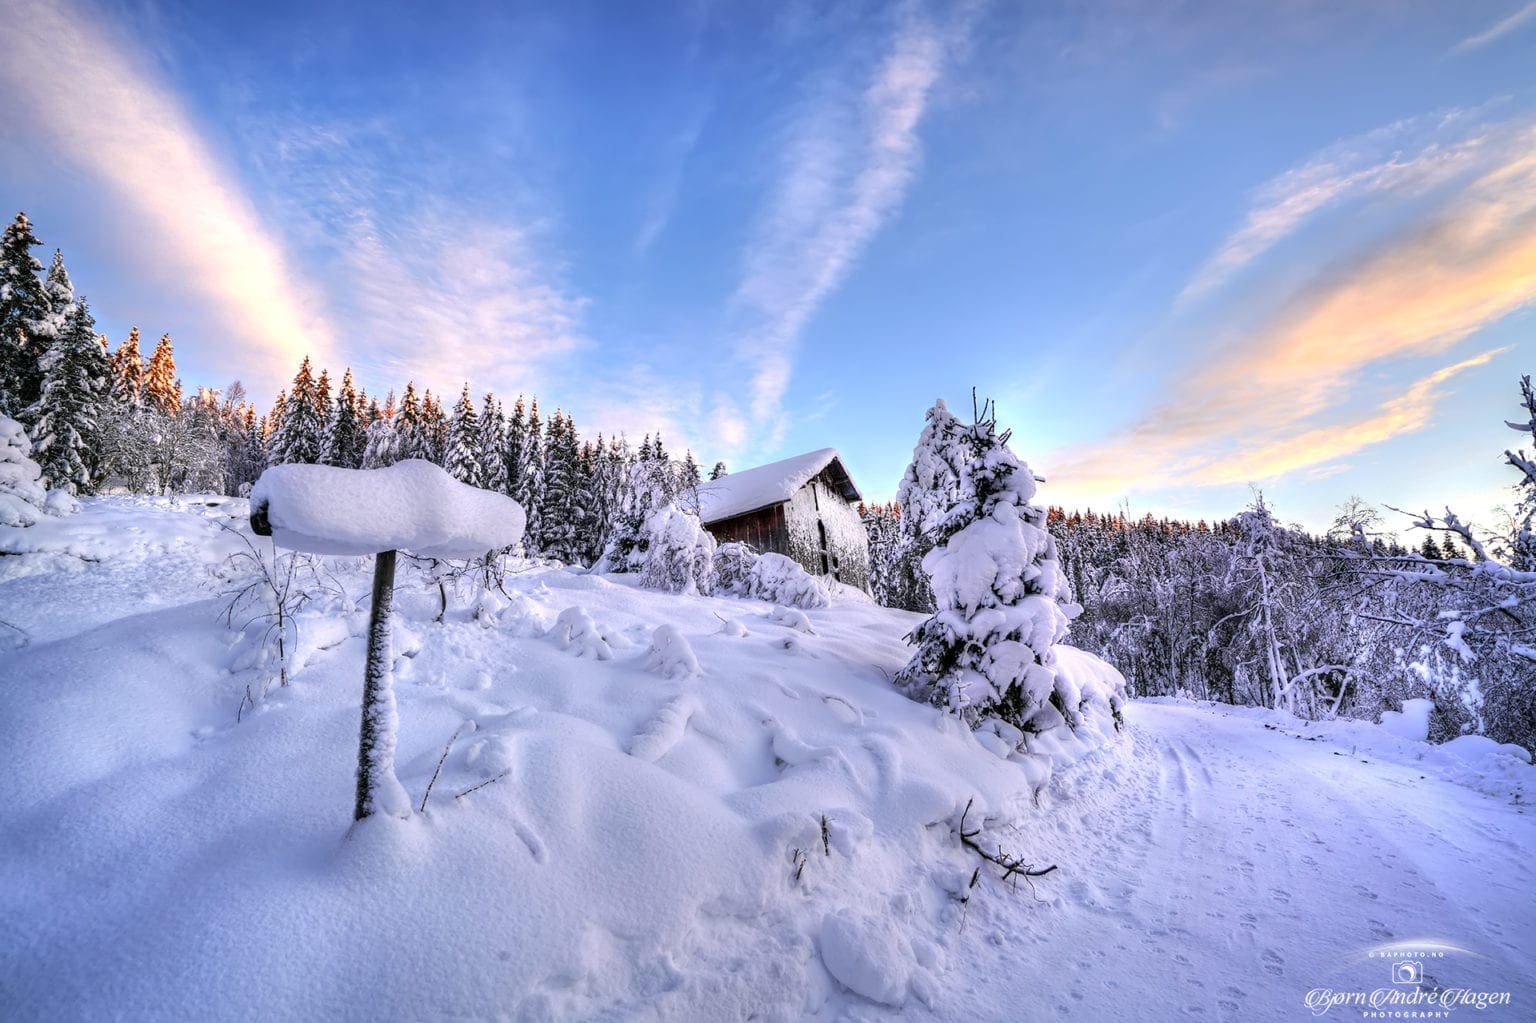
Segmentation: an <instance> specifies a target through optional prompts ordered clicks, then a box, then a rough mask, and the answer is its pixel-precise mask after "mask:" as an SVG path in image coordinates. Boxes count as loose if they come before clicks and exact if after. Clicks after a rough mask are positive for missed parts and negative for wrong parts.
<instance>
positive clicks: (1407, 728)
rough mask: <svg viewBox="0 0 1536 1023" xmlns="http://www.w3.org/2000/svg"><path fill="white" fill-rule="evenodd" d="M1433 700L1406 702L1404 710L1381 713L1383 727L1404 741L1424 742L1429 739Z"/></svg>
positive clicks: (1433, 706)
mask: <svg viewBox="0 0 1536 1023" xmlns="http://www.w3.org/2000/svg"><path fill="white" fill-rule="evenodd" d="M1434 709H1435V701H1433V700H1404V701H1403V709H1402V710H1400V711H1396V710H1384V711H1382V712H1381V727H1382V728H1385V729H1386V730H1387V731H1389V732H1391V733H1392V734H1393V735H1395V736H1398V737H1399V738H1402V739H1410V740H1412V741H1414V742H1424V741H1425V740H1427V739H1428V738H1429V715H1430V713H1431V712H1432V711H1434Z"/></svg>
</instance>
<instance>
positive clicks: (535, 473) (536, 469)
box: [512, 395, 544, 554]
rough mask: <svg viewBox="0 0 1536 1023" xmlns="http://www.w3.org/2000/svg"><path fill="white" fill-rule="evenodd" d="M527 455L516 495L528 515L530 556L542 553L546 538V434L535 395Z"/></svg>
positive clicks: (526, 535) (525, 441)
mask: <svg viewBox="0 0 1536 1023" xmlns="http://www.w3.org/2000/svg"><path fill="white" fill-rule="evenodd" d="M523 445H524V449H525V452H526V453H525V454H524V456H523V465H524V468H523V475H522V479H521V480H520V481H519V483H518V486H519V487H520V489H519V491H518V492H517V493H515V494H513V495H512V496H513V498H514V499H515V500H516V501H517V503H518V504H520V505H522V506H523V511H524V512H526V513H527V515H528V525H527V528H526V529H525V531H524V534H523V535H524V540H523V545H524V547H526V548H527V550H528V553H530V554H537V553H539V550H540V548H539V537H540V536H542V535H543V529H542V524H541V523H540V521H539V519H540V515H541V511H540V508H541V505H542V502H543V493H544V432H543V423H542V422H540V420H539V399H538V396H537V395H535V396H534V399H533V404H532V405H531V406H530V407H529V410H528V432H527V434H526V435H525V437H524V439H523Z"/></svg>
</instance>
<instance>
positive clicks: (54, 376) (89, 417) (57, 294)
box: [27, 257, 111, 494]
mask: <svg viewBox="0 0 1536 1023" xmlns="http://www.w3.org/2000/svg"><path fill="white" fill-rule="evenodd" d="M48 283H49V292H50V297H51V298H52V300H53V301H54V304H55V307H56V309H55V316H56V318H57V320H58V327H57V332H56V337H55V339H54V343H53V345H52V346H51V347H50V348H49V350H48V351H47V353H46V354H44V355H43V357H42V358H41V359H40V360H39V361H38V365H39V367H40V368H41V369H42V374H43V376H42V390H41V393H40V394H39V396H38V399H37V402H36V403H35V404H33V406H32V407H31V408H30V409H28V410H27V415H28V417H29V418H30V419H31V421H32V429H31V433H32V436H33V437H34V438H36V440H35V442H34V446H33V457H34V458H36V459H37V464H38V465H39V466H40V467H41V468H42V470H43V479H44V480H46V481H47V483H48V486H50V487H55V488H59V489H62V490H65V491H67V492H68V493H70V494H79V493H86V492H89V491H91V490H93V489H94V487H95V484H96V473H95V471H94V470H95V469H96V467H97V466H98V465H99V462H100V454H101V449H102V445H101V443H100V436H99V434H100V429H99V421H100V418H101V416H102V414H103V412H104V411H105V410H104V408H103V406H104V405H105V404H106V402H107V400H108V394H107V391H108V387H109V384H110V376H111V367H110V365H109V364H108V361H107V353H106V349H104V348H103V347H102V345H101V341H100V340H99V339H98V338H97V336H96V321H95V320H94V319H93V318H92V316H91V313H90V309H89V308H88V307H87V305H86V302H85V300H84V299H80V300H79V301H76V300H75V297H74V288H73V286H72V285H71V284H70V282H69V275H68V274H67V273H66V272H65V271H64V264H63V261H62V259H59V258H57V257H55V260H54V271H53V272H50V273H49V275H48Z"/></svg>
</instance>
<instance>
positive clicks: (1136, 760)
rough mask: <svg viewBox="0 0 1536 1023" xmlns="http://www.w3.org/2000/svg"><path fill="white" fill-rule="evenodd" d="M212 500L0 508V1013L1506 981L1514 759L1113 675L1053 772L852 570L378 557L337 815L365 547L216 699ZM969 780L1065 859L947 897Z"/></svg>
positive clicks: (1511, 943)
mask: <svg viewBox="0 0 1536 1023" xmlns="http://www.w3.org/2000/svg"><path fill="white" fill-rule="evenodd" d="M243 520H244V508H243V503H241V502H230V501H224V500H222V499H219V500H193V499H181V498H178V499H157V500H153V501H151V500H119V499H97V500H93V501H90V502H87V505H86V509H85V510H84V511H83V512H82V513H81V514H80V515H78V516H73V517H71V518H70V519H67V520H54V521H53V522H52V523H51V524H44V525H40V526H36V527H31V528H30V529H29V530H26V531H13V532H12V534H10V536H9V537H7V536H5V535H4V534H0V550H4V549H5V544H6V543H7V542H9V543H10V544H11V545H12V546H25V548H26V549H27V550H28V551H30V553H27V554H24V555H21V556H18V557H15V558H9V557H7V558H0V619H4V620H6V621H9V622H11V623H13V624H14V625H15V626H16V627H17V629H19V630H23V632H24V635H25V636H26V637H27V640H28V641H27V643H26V644H25V645H24V646H20V647H15V646H13V647H12V648H9V649H5V650H3V651H0V777H4V778H5V779H6V784H7V792H8V795H7V797H6V801H5V803H4V806H3V810H0V1018H3V1019H4V1020H6V1021H7V1023H8V1021H9V1020H11V1019H17V1020H29V1019H37V1020H55V1019H97V1018H123V1019H135V1020H136V1019H157V1020H158V1019H187V1020H198V1021H203V1020H209V1019H225V1018H258V1019H274V1020H288V1019H320V1018H325V1019H332V1018H334V1019H359V1020H362V1019H367V1020H373V1019H441V1018H462V1019H490V1018H508V1019H527V1020H539V1021H554V1020H562V1021H563V1020H567V1019H584V1020H585V1019H600V1020H612V1021H618V1020H623V1021H629V1020H636V1019H644V1020H655V1021H667V1023H670V1021H673V1020H686V1021H693V1020H699V1021H710V1023H713V1021H716V1020H730V1019H757V1020H779V1021H784V1023H790V1021H797V1020H803V1019H817V1020H828V1021H830V1020H845V1019H851V1020H885V1019H892V1018H900V1019H912V1020H945V1021H964V1023H977V1021H1005V1020H1006V1021H1014V1020H1038V1019H1048V1018H1053V1017H1068V1018H1072V1019H1077V1020H1089V1021H1098V1020H1165V1019H1175V1018H1179V1019H1182V1018H1195V1019H1207V1020H1217V1019H1222V1020H1261V1021H1262V1020H1272V1019H1308V1018H1311V1017H1312V1014H1311V1013H1310V1012H1309V1010H1308V1008H1307V1006H1306V1004H1305V999H1306V997H1307V995H1308V992H1310V991H1313V990H1315V989H1329V990H1332V991H1335V992H1342V993H1346V994H1347V993H1351V992H1362V993H1370V992H1374V991H1376V990H1378V989H1385V990H1388V991H1398V992H1403V991H1413V990H1417V989H1416V988H1413V987H1411V986H1410V987H1401V986H1395V985H1394V984H1393V983H1392V981H1393V977H1392V968H1393V964H1394V963H1396V962H1400V961H1409V962H1412V963H1422V964H1423V965H1424V967H1425V968H1426V973H1427V974H1428V977H1429V978H1431V979H1433V980H1434V981H1437V982H1438V983H1440V984H1441V985H1444V986H1446V987H1448V988H1450V987H1463V988H1468V989H1471V990H1474V991H1483V992H1489V993H1492V994H1502V993H1506V992H1507V993H1508V995H1509V998H1510V1001H1509V1004H1508V1005H1504V1006H1495V1007H1492V1008H1489V1009H1488V1010H1487V1011H1483V1012H1478V1011H1476V1010H1474V1009H1470V1008H1468V1009H1457V1010H1454V1011H1453V1012H1451V1013H1450V1014H1449V1015H1447V1016H1440V1017H1438V1018H1442V1019H1443V1018H1450V1019H1455V1018H1457V1017H1458V1016H1461V1017H1464V1018H1467V1019H1474V1018H1475V1019H1479V1020H1529V1019H1536V979H1533V978H1536V970H1533V968H1532V965H1531V961H1530V959H1529V957H1528V953H1527V950H1528V949H1530V948H1532V947H1533V946H1536V898H1533V895H1532V891H1533V889H1536V878H1533V876H1532V869H1531V865H1530V851H1531V850H1533V849H1536V822H1533V819H1532V817H1531V816H1530V810H1529V806H1530V804H1531V802H1533V799H1532V793H1533V787H1532V781H1531V779H1533V778H1536V769H1533V768H1532V767H1530V766H1528V765H1527V764H1526V763H1524V762H1523V760H1524V758H1523V757H1516V756H1511V755H1509V754H1508V753H1504V752H1499V751H1497V750H1484V751H1483V752H1482V753H1479V746H1478V741H1477V740H1476V738H1475V737H1465V738H1464V739H1462V740H1458V742H1457V743H1452V744H1447V745H1446V746H1440V747H1432V746H1429V745H1428V744H1425V743H1422V742H1413V741H1410V740H1408V739H1404V738H1402V737H1399V736H1395V735H1391V734H1389V733H1388V732H1387V731H1386V730H1384V729H1382V728H1379V727H1378V726H1376V725H1373V724H1368V723H1364V722H1332V723H1329V724H1326V725H1318V724H1310V725H1309V724H1306V723H1303V722H1300V721H1297V720H1295V719H1292V718H1288V717H1285V716H1282V715H1277V714H1274V713H1272V712H1268V711H1262V710H1254V709H1245V708H1232V707H1221V706H1216V707H1212V706H1193V705H1188V704H1175V703H1145V702H1139V703H1135V704H1133V705H1132V706H1131V707H1130V708H1129V709H1128V711H1127V716H1128V718H1129V722H1130V725H1131V727H1130V730H1129V732H1128V733H1127V734H1125V735H1118V736H1115V737H1114V738H1113V740H1112V741H1110V742H1109V743H1108V745H1106V746H1102V747H1100V746H1097V745H1096V744H1090V743H1087V742H1077V741H1076V740H1072V741H1073V742H1074V743H1075V745H1074V746H1072V747H1070V748H1069V747H1068V746H1067V745H1065V744H1064V743H1065V740H1063V744H1062V745H1060V746H1059V747H1058V755H1057V757H1056V758H1055V759H1057V760H1059V763H1057V764H1056V765H1055V771H1054V774H1053V775H1052V774H1050V772H1048V771H1046V770H1045V769H1044V768H1043V766H1042V765H1041V762H1040V759H1039V757H1038V756H1031V757H1024V756H1019V755H1015V754H1013V753H1012V752H1011V751H1010V749H1009V748H1008V747H1007V746H1006V745H1005V746H1004V747H1003V749H1002V752H1001V753H999V750H998V748H997V744H996V743H992V744H990V745H988V744H985V743H983V742H982V741H979V739H978V737H976V736H973V735H972V733H971V732H970V731H969V730H967V729H965V728H963V727H961V726H959V725H958V724H956V723H955V721H954V720H953V719H951V718H948V717H946V716H945V715H943V714H941V713H940V712H938V711H936V710H935V709H933V708H931V707H927V706H924V705H919V704H916V703H913V702H912V701H910V700H908V699H907V698H905V697H904V696H902V695H901V694H900V693H899V692H897V691H896V690H895V689H894V688H893V687H892V686H891V684H890V676H891V674H892V673H893V672H894V671H895V670H896V669H898V668H899V667H900V666H901V665H902V664H903V663H904V662H905V659H906V657H907V655H908V654H907V648H906V646H905V644H904V642H903V640H902V637H903V636H904V635H906V633H907V632H908V631H909V630H910V629H911V627H912V626H913V625H914V624H915V622H916V620H917V616H913V615H909V614H905V613H903V612H897V611H890V610H887V609H881V608H876V607H874V606H872V605H870V604H869V603H868V602H867V601H862V600H859V599H856V597H854V596H852V595H849V596H845V597H843V598H840V599H839V600H838V601H837V602H835V603H834V604H833V606H830V607H826V608H817V609H812V610H810V611H809V612H808V613H807V614H799V615H788V614H785V613H784V612H783V609H778V608H775V607H774V606H773V605H771V604H768V603H764V602H761V601H751V600H743V599H738V598H705V597H697V596H686V595H683V596H678V595H670V594H661V593H655V592H652V591H647V590H643V589H640V588H638V587H637V586H635V585H634V583H633V580H626V579H609V578H604V577H600V576H596V575H592V574H585V573H577V572H568V571H562V570H559V569H554V568H539V569H532V568H529V569H527V570H523V571H519V572H517V573H515V574H513V575H510V576H509V577H508V580H507V591H506V593H505V595H503V596H500V597H498V598H497V599H495V600H492V599H490V598H489V597H485V596H484V595H480V594H478V593H470V594H466V593H462V592H460V593H456V594H455V596H454V599H453V603H452V607H451V609H450V610H449V612H448V613H447V614H446V615H444V614H442V613H441V611H442V609H441V605H440V599H441V595H440V591H439V590H438V588H437V586H436V584H435V583H434V582H433V581H432V579H431V577H430V576H429V575H427V574H425V572H422V571H418V570H416V569H413V568H407V569H406V570H405V572H404V573H403V576H402V582H401V584H400V585H399V587H398V590H397V615H398V619H397V622H396V627H397V628H396V639H397V643H398V646H397V649H396V653H397V658H396V664H395V675H396V693H397V698H398V699H399V700H400V705H401V721H402V731H401V742H402V745H401V752H400V755H399V756H398V758H397V765H398V767H397V770H398V772H399V774H400V777H401V781H402V783H404V784H405V785H406V787H407V789H408V790H409V791H410V793H411V794H412V796H413V803H414V805H415V807H416V811H415V813H414V814H413V815H412V818H411V819H410V820H409V821H403V822H383V821H380V822H378V823H379V824H382V825H385V826H381V827H370V828H364V829H359V830H357V831H355V832H353V831H349V829H348V823H349V822H350V808H351V805H352V796H353V785H354V778H353V773H352V772H353V760H352V756H353V752H354V750H355V743H356V738H357V727H358V725H357V722H358V716H357V715H358V693H359V689H358V679H359V678H360V676H361V673H362V663H363V653H364V652H363V641H362V631H363V629H362V617H361V614H360V612H359V609H358V606H357V604H356V601H357V600H358V599H361V597H362V595H364V594H366V593H367V587H368V586H369V583H370V576H369V573H368V565H367V563H366V562H365V561H361V560H359V559H352V560H350V561H349V560H346V559H335V560H332V561H331V562H330V563H328V565H327V566H326V571H327V576H326V577H327V579H328V580H329V581H330V585H331V586H332V587H333V589H326V588H324V587H318V586H317V590H316V594H317V595H316V597H315V600H314V602H313V603H311V604H308V605H306V606H305V608H304V610H303V613H302V618H301V621H300V628H299V630H298V633H297V635H298V640H299V641H298V642H297V643H296V644H295V646H294V648H293V654H292V656H293V674H292V682H291V684H290V685H289V686H288V687H286V688H283V687H280V686H278V687H275V688H273V689H272V690H271V691H270V693H269V695H268V697H267V699H265V700H264V701H263V702H262V703H261V705H260V707H259V708H256V709H252V708H251V707H249V706H248V705H247V704H246V702H245V699H246V697H245V695H244V694H245V693H246V691H247V690H246V687H247V686H250V685H256V686H258V687H259V686H260V679H261V678H262V677H263V676H262V674H261V669H260V668H259V667H257V666H253V665H255V664H257V663H258V662H254V661H252V660H251V653H252V649H253V642H254V641H253V636H254V637H260V636H261V635H262V634H263V631H262V630H263V628H264V627H257V628H255V629H253V630H251V635H247V634H246V632H245V631H244V629H243V626H242V624H240V623H238V622H237V623H236V624H235V626H234V628H230V626H229V625H228V623H227V622H226V619H225V616H224V613H223V609H224V608H225V606H226V605H227V601H228V596H227V593H228V592H229V588H230V587H231V585H233V584H235V583H236V582H237V581H238V580H239V579H241V578H243V577H241V576H238V575H237V574H234V569H232V568H231V566H230V564H229V563H228V562H226V560H225V559H226V558H227V557H228V555H230V554H231V553H233V552H235V551H238V550H241V549H243V541H242V540H241V539H240V534H238V533H236V532H234V531H232V530H230V529H226V528H222V527H223V526H227V525H229V524H231V523H234V524H236V525H238V524H240V523H241V522H243ZM17 532H20V533H21V534H22V535H21V536H19V537H18V536H17V535H16V534H17ZM221 594H223V595H221ZM348 594H351V597H349V596H348ZM439 617H441V619H442V620H439ZM561 620H565V621H568V622H570V621H577V620H580V621H584V622H587V623H588V630H587V639H586V641H585V642H584V643H577V642H573V641H571V640H570V638H569V637H568V636H562V630H561V629H560V628H558V627H557V626H558V623H559V622H560V621H561ZM659 639H665V640H666V642H665V643H661V644H660V647H658V641H659ZM676 646H685V647H686V648H687V650H688V651H689V652H690V653H691V654H692V655H694V657H693V659H694V660H695V661H696V662H697V664H696V665H693V666H689V665H688V664H686V663H684V664H682V670H679V665H678V664H676V663H670V662H668V663H658V657H657V654H656V650H657V649H659V648H669V649H670V648H673V647H676ZM257 649H259V648H257ZM1058 656H1061V657H1063V658H1066V659H1067V660H1069V661H1073V660H1075V661H1083V660H1084V655H1081V654H1077V655H1075V656H1074V657H1069V655H1068V654H1067V651H1066V649H1065V648H1063V649H1062V650H1060V651H1058ZM1087 660H1089V661H1091V660H1092V659H1087ZM661 661H663V662H665V661H666V659H665V658H661ZM1084 663H1086V662H1084ZM1082 666H1083V665H1082V664H1080V665H1079V667H1080V668H1081V667H1082ZM239 711H244V714H243V716H242V715H240V714H239ZM1106 727H1107V726H1106ZM1086 730H1087V729H1085V731H1086ZM453 736H462V738H459V739H458V740H457V745H455V744H454V743H455V740H453V739H451V738H450V737H453ZM1469 739H1470V740H1471V742H1470V743H1468V741H1467V740H1469ZM1053 741H1055V740H1053ZM445 744H446V745H445ZM1486 745H1490V746H1491V745H1492V744H1491V743H1490V744H1486ZM1453 747H1456V748H1454V749H1453ZM445 750H451V756H450V755H446V754H445ZM439 770H441V778H440V779H439V775H438V772H439ZM1047 777H1050V778H1051V780H1050V782H1049V785H1048V787H1046V788H1045V789H1044V790H1043V791H1042V795H1041V797H1040V798H1039V800H1038V802H1039V805H1038V806H1035V805H1032V803H1031V793H1032V792H1033V791H1034V790H1035V786H1036V785H1041V784H1044V783H1045V780H1046V778H1047ZM502 779H505V780H502ZM434 781H437V783H438V784H437V788H436V789H435V790H433V792H434V794H433V795H432V801H431V804H430V806H426V797H427V789H428V788H429V786H430V785H431V784H432V783H433V782H434ZM492 782H496V784H492ZM461 796H463V797H467V798H460V797H461ZM972 800H974V803H975V808H976V810H975V813H974V815H973V816H971V818H970V826H973V827H974V826H976V825H978V824H980V823H982V822H983V818H985V830H984V838H983V840H988V841H1001V842H1002V843H1003V844H1004V845H1005V847H1006V848H1007V849H1008V851H1009V852H1010V853H1012V854H1015V855H1019V856H1021V857H1023V858H1024V859H1025V860H1026V861H1028V862H1031V863H1034V864H1037V865H1043V864H1047V863H1053V864H1057V865H1059V867H1060V869H1059V870H1058V871H1055V872H1053V873H1051V874H1049V875H1047V876H1045V877H1043V878H1041V879H1040V880H1039V881H1038V882H1037V883H1036V885H1035V892H1034V894H1033V897H1032V894H1031V892H1030V890H1029V889H1028V888H1027V887H1024V886H1021V889H1020V890H1019V891H1017V892H1011V891H1009V890H1008V889H1007V888H1005V887H1003V886H1001V885H999V884H996V883H993V882H990V881H983V882H981V883H980V884H978V886H977V887H976V888H975V889H973V890H970V899H969V901H968V902H967V903H966V904H964V905H963V906H962V904H960V903H959V902H958V901H957V898H958V897H959V896H960V895H961V894H962V893H963V892H966V891H967V888H966V883H967V881H968V880H969V879H970V878H971V876H972V872H973V871H974V870H975V869H976V867H977V864H978V861H977V859H976V857H975V856H974V855H973V854H972V853H970V852H969V851H967V850H966V849H964V848H963V847H962V846H961V844H960V842H959V841H958V840H957V838H956V835H955V832H954V824H955V823H956V819H957V817H958V814H959V812H960V810H961V808H962V807H966V806H967V805H968V802H969V801H972ZM424 806H426V808H425V809H423V807H424ZM1002 821H1011V822H1013V826H1012V827H1011V828H1009V829H1006V830H1004V831H1003V832H1002V833H1001V834H998V833H997V831H996V830H995V829H997V828H998V827H1000V822H1002ZM985 869H988V870H989V869H990V868H985ZM1408 941H1412V942H1416V943H1417V945H1418V952H1419V954H1415V955H1393V954H1391V952H1390V946H1391V945H1392V943H1400V942H1408ZM1431 942H1434V943H1438V944H1439V945H1442V946H1454V947H1455V948H1459V949H1465V950H1467V951H1466V952H1464V953H1463V952H1459V951H1452V950H1449V949H1446V948H1429V947H1427V945H1428V943H1431ZM1373 952H1374V953H1376V957H1374V958H1373V957H1371V953H1373ZM1437 953H1442V954H1440V955H1437ZM829 960H830V961H831V962H835V963H837V964H838V967H837V969H833V967H832V966H831V965H829ZM873 998H880V999H883V1000H882V1001H880V1002H876V1001H872V1000H870V999H873ZM1358 1011H1359V1010H1358V1009H1356V1010H1353V1011H1351V1010H1348V1009H1346V1008H1343V1007H1339V1008H1336V1009H1335V1010H1333V1014H1332V1018H1338V1019H1350V1018H1359V1016H1357V1015H1356V1013H1358ZM1380 1018H1403V1017H1392V1016H1386V1017H1380ZM1407 1018H1413V1017H1407ZM1425 1018H1437V1017H1425Z"/></svg>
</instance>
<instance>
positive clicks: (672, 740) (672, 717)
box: [629, 696, 699, 764]
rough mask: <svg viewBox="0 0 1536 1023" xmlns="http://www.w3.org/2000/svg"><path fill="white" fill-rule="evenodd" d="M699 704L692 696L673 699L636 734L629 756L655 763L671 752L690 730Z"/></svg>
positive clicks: (631, 743) (630, 743) (632, 740)
mask: <svg viewBox="0 0 1536 1023" xmlns="http://www.w3.org/2000/svg"><path fill="white" fill-rule="evenodd" d="M698 709H699V703H698V701H697V700H695V699H694V698H693V697H691V696H681V697H678V698H677V699H675V700H672V701H670V702H668V703H667V704H666V706H664V707H662V708H661V710H660V711H658V712H657V714H656V716H655V717H653V718H651V720H650V721H649V722H647V723H646V725H645V727H644V728H642V729H641V730H640V731H638V732H636V733H635V737H634V738H633V739H631V740H630V742H629V755H630V756H632V757H635V758H637V759H640V760H644V761H647V762H649V763H653V764H654V763H655V762H656V761H658V760H660V759H661V758H662V757H664V756H666V755H667V754H668V753H670V752H671V751H672V748H673V747H674V746H676V745H677V744H678V743H679V742H681V741H682V739H683V734H684V733H685V732H686V731H687V729H688V719H689V718H691V717H693V715H694V714H695V713H697V712H698Z"/></svg>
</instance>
